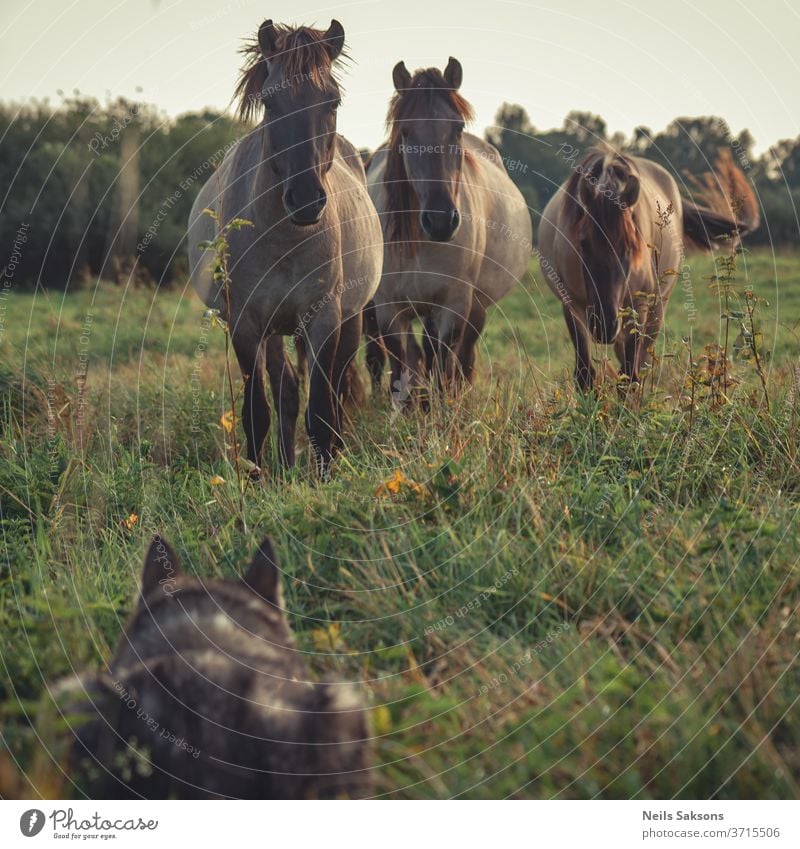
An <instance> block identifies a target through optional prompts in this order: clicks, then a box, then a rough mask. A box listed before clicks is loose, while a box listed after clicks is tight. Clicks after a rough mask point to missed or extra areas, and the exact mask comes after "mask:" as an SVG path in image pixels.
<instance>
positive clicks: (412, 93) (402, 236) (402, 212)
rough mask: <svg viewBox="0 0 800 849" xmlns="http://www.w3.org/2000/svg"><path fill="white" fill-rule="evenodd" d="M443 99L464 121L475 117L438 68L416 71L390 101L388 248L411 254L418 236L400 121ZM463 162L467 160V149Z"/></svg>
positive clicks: (425, 111)
mask: <svg viewBox="0 0 800 849" xmlns="http://www.w3.org/2000/svg"><path fill="white" fill-rule="evenodd" d="M439 100H446V101H447V102H449V104H450V105H451V106H452V108H453V109H454V110H455V111H456V113H457V114H458V115H460V116H461V117H462V118H463V119H464V122H468V121H471V120H472V119H473V117H474V112H473V109H472V106H470V104H469V103H468V102H467V101H466V100H465V99H464V98H463V97H462V96H461V95H460V94H459V93H458V92H457V91H455V90H454V89H452V88H451V87H450V86H449V85H448V84H447V82H446V81H445V78H444V75H443V74H442V72H441V71H439V70H438V69H437V68H427V69H426V70H421V71H416V73H415V74H414V76H413V77H412V79H411V84H410V85H409V87H408V88H406V89H403V90H402V91H395V93H394V95H393V96H392V99H391V102H390V103H389V113H388V115H387V117H386V127H387V130H388V131H389V141H388V143H387V144H386V145H384V147H387V148H388V151H389V152H388V154H387V156H386V172H385V175H384V184H385V186H386V239H387V242H388V243H389V245H390V249H392V250H397V251H399V252H402V251H403V250H408V252H409V253H410V254H412V255H413V254H414V252H415V245H416V242H418V241H419V240H420V239H421V233H420V230H419V216H418V215H417V210H416V209H415V204H416V197H415V195H414V190H413V189H412V187H411V183H410V181H409V180H408V175H407V174H406V168H405V164H404V163H403V155H402V153H400V141H401V133H402V131H403V121H410V120H414V119H419V118H425V117H426V116H429V115H431V114H432V113H433V110H434V105H435V104H436V103H437V101H439ZM464 158H465V161H466V160H469V155H468V152H467V151H466V149H465V150H464Z"/></svg>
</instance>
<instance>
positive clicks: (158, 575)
mask: <svg viewBox="0 0 800 849" xmlns="http://www.w3.org/2000/svg"><path fill="white" fill-rule="evenodd" d="M180 573H181V567H180V563H179V562H178V556H177V555H176V554H175V552H174V551H173V550H172V549H171V548H170V546H169V543H168V542H167V541H166V540H165V539H162V538H161V537H160V536H159V535H158V534H156V535H155V536H154V537H153V541H152V542H151V543H150V548H148V549H147V555H146V556H145V558H144V568H143V569H142V597H144V596H146V595H147V594H148V593H150V592H152V590H154V589H155V588H156V587H157V586H159V584H160V585H161V586H165V585H166V584H167V583H170V582H172V581H174V579H175V578H176V577H177V576H178V575H180Z"/></svg>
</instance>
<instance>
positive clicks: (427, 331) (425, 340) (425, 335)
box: [422, 316, 436, 374]
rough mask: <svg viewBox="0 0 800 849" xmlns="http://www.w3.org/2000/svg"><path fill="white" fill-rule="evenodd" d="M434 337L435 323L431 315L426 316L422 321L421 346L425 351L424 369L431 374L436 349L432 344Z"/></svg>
mask: <svg viewBox="0 0 800 849" xmlns="http://www.w3.org/2000/svg"><path fill="white" fill-rule="evenodd" d="M435 338H436V323H435V322H434V320H433V318H432V317H431V316H426V318H425V321H424V322H423V323H422V348H423V350H424V351H425V371H426V372H427V374H433V367H434V360H435V359H436V351H435V349H434V345H433V340H434V339H435Z"/></svg>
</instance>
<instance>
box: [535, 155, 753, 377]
mask: <svg viewBox="0 0 800 849" xmlns="http://www.w3.org/2000/svg"><path fill="white" fill-rule="evenodd" d="M716 177H717V179H716V186H713V184H712V181H706V189H707V190H711V191H706V192H705V193H704V200H705V201H706V203H708V204H711V205H713V206H714V207H715V208H714V209H710V208H707V207H705V206H699V205H698V204H696V203H693V202H691V201H688V200H683V199H682V198H681V195H680V193H679V192H678V186H677V184H676V182H675V180H674V179H673V178H672V177H671V176H670V174H669V173H667V171H665V170H664V168H662V167H661V166H660V165H657V164H656V163H654V162H650V161H649V160H646V159H641V158H639V157H636V156H628V155H625V154H622V153H619V152H617V151H614V150H612V149H609V148H594V149H592V150H590V151H589V152H588V153H587V154H586V156H585V158H584V159H583V161H582V162H581V163H580V164H579V165H577V166H576V167H575V168H574V169H573V172H572V174H571V175H570V177H569V179H568V180H567V181H566V182H565V183H564V184H563V185H562V186H561V188H560V189H559V190H558V191H557V192H556V194H555V195H554V196H553V198H552V199H551V200H550V202H549V203H548V204H547V206H546V207H545V210H544V212H543V213H542V222H541V225H540V227H539V238H538V247H539V261H540V265H541V268H542V272H543V274H544V276H545V279H546V280H547V283H548V285H549V286H550V288H551V289H552V290H553V292H554V293H555V294H556V295H557V296H558V297H559V299H560V300H561V302H562V307H563V310H564V319H565V321H566V323H567V328H568V330H569V334H570V337H571V338H572V344H573V345H574V346H575V381H576V383H577V384H578V386H579V387H580V388H581V389H589V388H591V387H592V386H593V385H594V381H595V370H594V367H593V366H592V363H591V357H590V350H589V349H590V339H594V341H595V342H599V343H601V344H605V345H610V344H613V345H614V349H615V352H616V354H617V357H618V358H619V362H620V366H621V368H622V374H623V375H625V376H626V377H627V378H628V379H629V381H630V384H631V385H632V384H634V383H635V382H636V381H637V380H638V379H639V373H640V371H641V369H642V366H643V365H644V363H645V362H647V358H648V354H649V351H650V350H651V348H652V346H653V344H654V343H655V340H656V338H657V337H658V334H659V331H660V330H661V325H662V322H663V321H664V313H665V311H666V307H667V302H668V300H669V296H670V293H671V291H672V289H673V287H674V285H675V280H676V277H677V269H679V268H680V265H681V260H682V256H683V241H684V237H686V238H688V239H690V240H691V241H692V242H694V243H696V244H698V245H699V246H701V247H706V248H711V247H714V246H715V245H718V244H719V240H720V239H722V238H724V237H728V236H731V237H733V238H738V237H739V236H740V235H744V234H745V233H747V232H750V231H751V230H753V229H755V228H756V227H757V226H758V206H757V203H756V199H755V195H754V194H753V190H752V188H751V187H750V186H749V184H748V183H747V181H746V180H745V178H744V176H743V175H742V173H741V171H739V170H738V169H737V168H736V167H735V166H734V165H733V163H732V162H731V161H730V160H727V161H725V160H723V161H721V164H720V166H719V170H718V174H717V175H716ZM720 181H724V182H725V183H727V187H726V189H725V190H723V189H722V187H721V185H720ZM712 189H713V190H712ZM734 198H738V201H734V200H733V199H734ZM734 202H736V203H738V206H739V209H738V211H737V212H734V211H733V208H732V203H734ZM623 317H624V318H625V320H624V321H623ZM634 322H635V323H634ZM623 325H624V327H623Z"/></svg>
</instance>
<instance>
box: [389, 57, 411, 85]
mask: <svg viewBox="0 0 800 849" xmlns="http://www.w3.org/2000/svg"><path fill="white" fill-rule="evenodd" d="M392 82H393V83H394V87H395V88H396V89H397V90H398V91H402V90H403V89H404V88H410V87H411V74H409V73H408V68H406V63H405V62H398V63H397V64H396V65H395V66H394V69H393V70H392Z"/></svg>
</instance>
